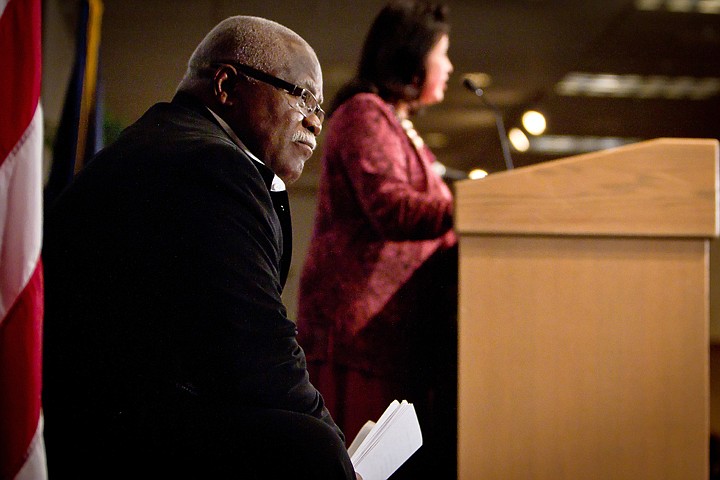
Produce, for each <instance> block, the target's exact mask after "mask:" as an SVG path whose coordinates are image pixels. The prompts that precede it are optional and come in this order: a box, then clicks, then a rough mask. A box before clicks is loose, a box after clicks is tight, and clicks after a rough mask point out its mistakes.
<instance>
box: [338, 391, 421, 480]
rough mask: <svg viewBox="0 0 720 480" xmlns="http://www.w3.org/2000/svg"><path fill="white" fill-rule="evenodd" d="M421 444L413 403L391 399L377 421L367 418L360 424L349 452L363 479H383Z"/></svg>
mask: <svg viewBox="0 0 720 480" xmlns="http://www.w3.org/2000/svg"><path fill="white" fill-rule="evenodd" d="M421 446H422V432H421V431H420V423H419V422H418V419H417V414H416V413H415V407H413V405H412V403H408V402H407V401H405V400H403V401H402V402H398V401H397V400H393V402H392V403H391V404H390V405H389V406H388V407H387V409H385V412H384V413H383V414H382V415H381V416H380V418H379V419H378V421H377V422H373V421H372V420H368V421H367V423H365V425H363V427H362V428H361V429H360V431H359V432H358V434H357V435H356V436H355V439H354V440H353V441H352V443H351V444H350V448H348V454H349V455H350V460H351V461H352V464H353V466H354V467H355V471H356V472H357V473H359V474H360V475H361V476H362V478H363V480H385V479H387V478H388V477H390V475H392V474H393V472H395V470H397V469H398V468H399V467H400V465H402V464H403V463H405V461H406V460H407V459H408V458H410V456H411V455H412V454H413V453H415V452H416V451H417V449H418V448H420V447H421Z"/></svg>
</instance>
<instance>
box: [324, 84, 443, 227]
mask: <svg viewBox="0 0 720 480" xmlns="http://www.w3.org/2000/svg"><path fill="white" fill-rule="evenodd" d="M349 102H350V103H349V104H346V105H344V108H343V107H341V108H340V109H339V110H338V111H337V112H336V113H335V115H336V116H337V118H335V119H334V120H335V125H334V131H333V132H332V133H333V139H332V140H329V143H330V145H329V148H330V149H331V150H332V151H333V152H335V154H334V155H332V156H331V161H337V162H339V164H340V167H339V168H342V169H343V170H344V171H345V172H346V176H347V179H348V181H349V183H350V185H351V188H352V194H353V195H354V196H355V197H356V200H357V202H358V204H359V205H360V207H361V209H362V211H363V212H364V214H365V215H366V216H367V218H368V220H369V222H370V224H371V225H372V227H373V228H374V229H375V230H376V231H377V232H379V233H380V234H381V235H382V236H383V237H385V238H388V239H391V240H420V239H428V238H436V237H438V236H440V235H442V234H443V233H445V232H446V231H448V230H449V229H450V228H451V227H452V209H453V200H452V196H451V195H450V194H449V193H447V194H443V192H442V191H441V190H440V189H438V188H435V189H433V188H421V187H420V186H419V185H418V182H417V180H415V181H413V179H411V178H410V175H411V174H412V173H413V172H414V173H415V174H417V172H418V171H422V167H420V166H418V165H419V162H421V161H422V160H421V159H420V158H419V156H418V154H417V152H415V151H414V150H412V149H411V148H408V141H407V139H406V138H404V135H405V133H404V131H403V130H402V129H401V127H399V125H398V124H397V121H396V120H395V118H394V117H392V116H391V114H390V115H389V114H388V111H387V109H386V108H383V107H382V106H381V105H380V104H379V103H378V101H376V100H374V99H373V98H371V97H369V96H362V95H361V96H356V97H354V98H353V99H351V100H350V101H349ZM413 162H414V163H415V164H416V165H412V163H413ZM428 180H429V182H432V181H437V182H442V180H440V179H439V178H437V179H428ZM423 187H427V183H426V184H424V185H423Z"/></svg>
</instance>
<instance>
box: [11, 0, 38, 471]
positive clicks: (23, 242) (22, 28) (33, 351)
mask: <svg viewBox="0 0 720 480" xmlns="http://www.w3.org/2000/svg"><path fill="white" fill-rule="evenodd" d="M40 22H41V2H40V0H0V105H1V106H2V107H0V480H5V479H19V480H25V479H32V480H36V479H45V478H47V467H46V461H45V447H44V442H43V417H42V409H41V401H40V394H41V387H42V385H41V378H42V372H41V366H42V322H43V277H42V263H41V261H40V250H41V244H42V147H43V114H42V107H41V105H40V78H41V30H40V26H41V25H40Z"/></svg>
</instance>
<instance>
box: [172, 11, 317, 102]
mask: <svg viewBox="0 0 720 480" xmlns="http://www.w3.org/2000/svg"><path fill="white" fill-rule="evenodd" d="M291 44H301V45H306V46H307V47H308V49H309V50H310V51H313V50H312V48H311V47H310V45H308V43H307V42H306V41H305V40H304V39H303V38H302V37H301V36H300V35H298V34H297V33H295V32H294V31H292V30H291V29H289V28H287V27H285V26H284V25H281V24H279V23H277V22H274V21H272V20H268V19H266V18H261V17H252V16H245V15H238V16H234V17H229V18H226V19H225V20H223V21H222V22H220V23H219V24H217V25H216V26H215V27H214V28H213V29H212V30H210V32H209V33H208V34H207V35H206V36H205V38H204V39H203V40H202V41H201V42H200V44H199V45H198V46H197V48H196V49H195V51H194V52H193V54H192V55H191V56H190V60H189V61H188V68H187V71H186V72H185V76H184V77H183V80H182V81H181V82H180V86H179V89H182V88H183V87H185V86H190V84H192V83H195V82H196V81H197V80H199V79H200V78H201V77H202V75H201V74H202V72H203V70H205V69H207V68H209V67H210V66H211V65H213V64H216V63H222V62H238V63H243V64H245V65H249V66H251V67H255V68H257V69H258V70H262V71H265V72H272V71H274V70H277V69H278V68H282V67H284V66H285V65H286V64H287V63H288V61H289V60H290V59H289V58H288V56H289V54H288V52H289V49H288V47H289V45H291ZM313 53H314V51H313Z"/></svg>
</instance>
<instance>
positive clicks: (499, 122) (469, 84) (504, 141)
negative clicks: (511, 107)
mask: <svg viewBox="0 0 720 480" xmlns="http://www.w3.org/2000/svg"><path fill="white" fill-rule="evenodd" d="M463 85H464V86H465V88H467V89H468V90H470V91H471V92H473V93H474V94H475V95H477V96H478V97H480V101H482V102H483V103H484V104H485V105H486V106H487V107H489V108H490V110H492V112H493V115H494V116H495V125H496V126H497V131H498V136H499V137H500V146H501V147H502V151H503V158H504V159H505V168H506V169H508V170H512V169H513V167H514V166H513V161H512V157H511V156H510V143H509V142H508V138H507V132H505V122H504V121H503V117H502V113H501V112H500V109H499V108H498V107H497V106H496V105H494V104H493V103H492V102H490V101H489V100H488V99H487V98H485V96H484V93H485V92H483V89H482V88H480V87H478V86H477V85H475V83H474V82H473V81H472V80H470V79H469V78H467V77H466V78H465V79H464V80H463Z"/></svg>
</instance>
